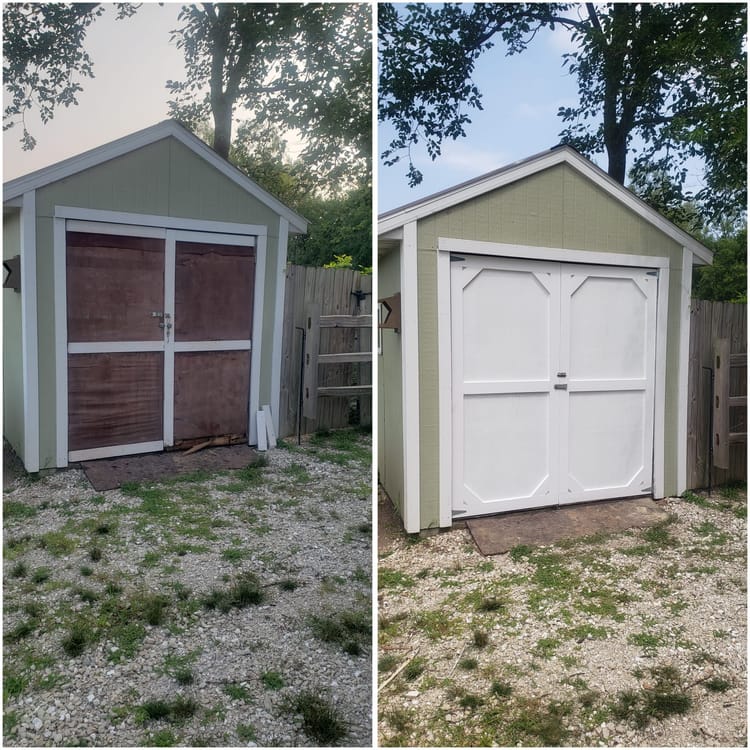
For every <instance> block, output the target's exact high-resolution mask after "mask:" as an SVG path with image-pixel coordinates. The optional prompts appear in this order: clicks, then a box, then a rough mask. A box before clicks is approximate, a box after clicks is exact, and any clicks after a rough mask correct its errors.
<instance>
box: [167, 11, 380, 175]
mask: <svg viewBox="0 0 750 750" xmlns="http://www.w3.org/2000/svg"><path fill="white" fill-rule="evenodd" d="M179 18H180V21H181V22H182V23H183V26H182V27H181V28H180V29H178V30H176V31H175V32H174V33H173V39H174V40H175V41H176V44H177V46H178V47H179V48H180V49H182V51H183V53H184V55H185V63H186V77H185V80H184V81H180V82H178V81H169V82H168V83H167V87H168V89H169V91H170V92H171V94H172V96H173V99H172V100H171V102H170V110H171V112H172V114H173V116H175V117H177V118H178V119H180V120H182V121H183V122H184V123H185V124H187V125H188V126H190V127H193V128H194V127H195V125H196V123H198V122H200V121H202V120H204V119H206V118H207V117H209V116H211V117H212V118H213V123H214V142H213V148H214V149H215V150H216V151H217V153H219V154H220V155H222V156H224V157H227V156H228V155H229V148H230V144H231V141H232V125H233V118H234V117H235V115H236V114H237V112H238V110H240V109H245V110H247V111H248V112H249V113H250V118H249V120H248V121H249V122H250V123H252V127H263V126H265V125H266V124H267V123H271V124H273V125H274V126H276V127H280V126H283V127H285V128H289V129H296V130H298V131H299V132H300V133H301V135H302V137H303V138H305V139H306V140H307V143H308V145H307V147H306V152H307V153H306V156H307V157H308V158H307V159H306V160H307V161H308V162H311V161H314V162H315V163H316V164H317V165H318V169H319V172H320V173H321V174H324V175H325V176H326V177H328V178H329V179H331V180H332V181H333V182H335V183H339V184H340V183H342V182H344V183H346V182H347V181H348V182H350V183H351V182H352V178H354V179H355V180H356V178H357V177H360V176H363V175H366V174H368V172H369V155H370V129H371V127H370V106H371V105H370V95H369V91H370V76H371V64H370V52H369V49H370V24H369V20H370V15H369V10H368V8H367V7H366V6H364V5H360V4H356V3H345V4H334V3H311V4H297V3H276V4H258V3H216V4H215V3H203V4H201V5H186V6H184V7H183V8H182V10H181V12H180V16H179Z"/></svg>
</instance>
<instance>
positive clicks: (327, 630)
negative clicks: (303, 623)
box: [309, 612, 372, 656]
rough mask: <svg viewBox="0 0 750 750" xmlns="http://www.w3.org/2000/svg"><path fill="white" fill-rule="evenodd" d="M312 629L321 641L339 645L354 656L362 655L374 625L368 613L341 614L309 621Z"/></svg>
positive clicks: (311, 618) (313, 618)
mask: <svg viewBox="0 0 750 750" xmlns="http://www.w3.org/2000/svg"><path fill="white" fill-rule="evenodd" d="M309 624H310V627H311V629H312V631H313V633H315V635H316V636H317V637H318V638H320V640H321V641H325V642H326V643H338V644H339V645H340V646H341V647H342V648H343V650H344V651H345V652H346V653H347V654H350V655H352V656H358V655H359V654H360V653H362V649H363V647H364V646H365V645H366V644H365V641H367V642H369V637H370V633H371V632H372V623H371V622H370V618H369V615H368V613H366V612H341V613H339V614H336V615H328V616H324V617H319V616H317V615H313V616H311V617H310V619H309Z"/></svg>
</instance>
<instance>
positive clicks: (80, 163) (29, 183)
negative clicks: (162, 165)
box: [3, 120, 307, 234]
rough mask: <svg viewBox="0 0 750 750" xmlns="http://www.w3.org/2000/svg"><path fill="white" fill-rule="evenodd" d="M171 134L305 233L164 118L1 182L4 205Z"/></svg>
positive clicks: (302, 224) (285, 210)
mask: <svg viewBox="0 0 750 750" xmlns="http://www.w3.org/2000/svg"><path fill="white" fill-rule="evenodd" d="M170 136H171V137H173V138H175V139H176V140H178V141H179V142H180V143H182V144H183V145H184V146H186V147H187V148H189V149H190V150H191V151H192V152H193V153H195V154H196V155H198V156H200V157H201V158H202V159H204V160H205V161H207V162H208V163H209V164H211V166H213V167H214V168H216V169H218V170H219V172H221V173H222V174H223V175H224V176H225V177H227V178H228V179H230V180H231V181H232V182H234V183H235V184H236V185H239V187H241V188H242V189H243V190H245V192H247V193H249V194H250V195H252V196H253V197H255V198H257V199H258V200H259V201H260V202H261V203H263V204H265V205H266V206H268V207H269V208H270V209H272V210H273V211H274V212H276V213H278V214H279V215H280V216H283V217H284V218H285V219H287V221H288V222H289V226H290V231H292V232H298V233H301V234H305V233H306V232H307V219H305V218H303V217H302V216H300V215H299V214H297V213H295V212H294V211H292V210H291V209H290V208H289V207H288V206H286V205H284V204H283V203H282V202H281V201H280V200H278V199H277V198H274V197H273V196H272V195H271V194H270V193H268V192H266V191H265V190H264V189H263V188H262V187H260V185H258V184H257V183H256V182H254V181H253V180H251V179H250V178H249V177H248V176H247V175H245V174H243V173H242V172H241V171H240V170H239V169H237V168H236V167H235V166H233V165H232V164H230V163H229V162H228V161H227V160H226V159H223V158H222V157H220V156H219V155H218V154H217V153H216V152H215V151H213V150H212V149H211V148H210V147H209V146H207V145H206V144H205V143H203V141H201V140H200V138H198V137H197V136H195V135H193V134H192V133H191V132H189V131H188V130H186V129H185V128H184V127H182V126H181V125H179V124H178V123H176V122H175V121H174V120H164V121H163V122H160V123H158V124H157V125H152V126H151V127H149V128H145V129H144V130H139V131H138V132H136V133H131V134H130V135H126V136H124V137H123V138H118V139H117V140H115V141H112V142H110V143H106V144H104V145H103V146H98V147H97V148H93V149H91V150H89V151H85V152H84V153H82V154H78V155H76V156H72V157H70V158H69V159H64V160H63V161H60V162H57V163H56V164H52V165H50V166H49V167H44V168H43V169H38V170H36V171H35V172H31V173H30V174H27V175H24V176H23V177H17V178H16V179H15V180H10V181H8V182H6V183H5V184H4V185H3V201H4V202H5V203H6V204H8V203H10V202H11V201H13V200H14V199H16V198H17V197H18V196H20V195H23V194H24V193H26V192H28V191H30V190H35V189H36V188H39V187H43V186H44V185H49V184H50V183H52V182H57V181H58V180H63V179H65V178H66V177H70V176H71V175H74V174H77V173H78V172H82V171H84V170H85V169H90V168H91V167H95V166H97V165H99V164H103V163H104V162H107V161H110V160H111V159H115V158H117V157H118V156H124V155H125V154H127V153H130V152H131V151H135V150H136V149H139V148H143V147H144V146H148V145H150V144H152V143H156V141H160V140H162V139H164V138H168V137H170Z"/></svg>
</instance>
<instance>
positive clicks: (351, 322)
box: [302, 304, 372, 419]
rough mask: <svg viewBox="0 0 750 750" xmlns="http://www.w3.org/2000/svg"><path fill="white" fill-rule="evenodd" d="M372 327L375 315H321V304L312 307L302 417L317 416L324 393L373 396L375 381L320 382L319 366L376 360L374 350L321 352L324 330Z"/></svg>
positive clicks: (309, 313) (306, 346) (307, 330)
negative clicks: (373, 355)
mask: <svg viewBox="0 0 750 750" xmlns="http://www.w3.org/2000/svg"><path fill="white" fill-rule="evenodd" d="M326 328H327V329H336V328H344V329H352V328H365V329H368V330H369V329H371V328H372V315H321V314H320V305H319V304H313V305H310V306H309V307H308V311H307V315H306V319H305V329H306V343H305V359H304V373H303V379H302V383H303V385H302V389H303V390H302V416H303V417H306V418H307V419H315V418H316V416H317V413H318V399H319V398H320V397H321V396H338V397H345V398H354V397H357V396H371V395H372V383H356V384H353V385H352V384H340V385H318V365H342V364H354V363H359V364H362V363H366V362H372V352H371V351H350V352H335V353H331V352H321V351H320V331H321V329H326Z"/></svg>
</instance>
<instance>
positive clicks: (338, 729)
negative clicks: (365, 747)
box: [289, 690, 346, 745]
mask: <svg viewBox="0 0 750 750" xmlns="http://www.w3.org/2000/svg"><path fill="white" fill-rule="evenodd" d="M289 708H290V709H291V711H293V712H294V713H296V714H299V715H300V716H301V717H302V729H303V731H304V732H305V734H306V735H307V736H308V737H309V738H310V739H311V740H316V741H317V742H319V743H320V744H322V745H332V744H333V743H334V742H338V741H339V740H340V739H342V738H343V737H344V736H345V735H346V724H345V722H344V720H343V719H341V718H340V717H339V715H338V714H337V712H336V708H335V706H334V705H333V704H332V703H331V702H330V701H328V700H326V699H325V698H323V697H322V696H321V695H320V694H319V693H318V692H315V691H312V690H306V691H303V692H301V693H299V694H298V695H297V696H295V697H294V698H293V699H292V701H291V703H290V704H289Z"/></svg>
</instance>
